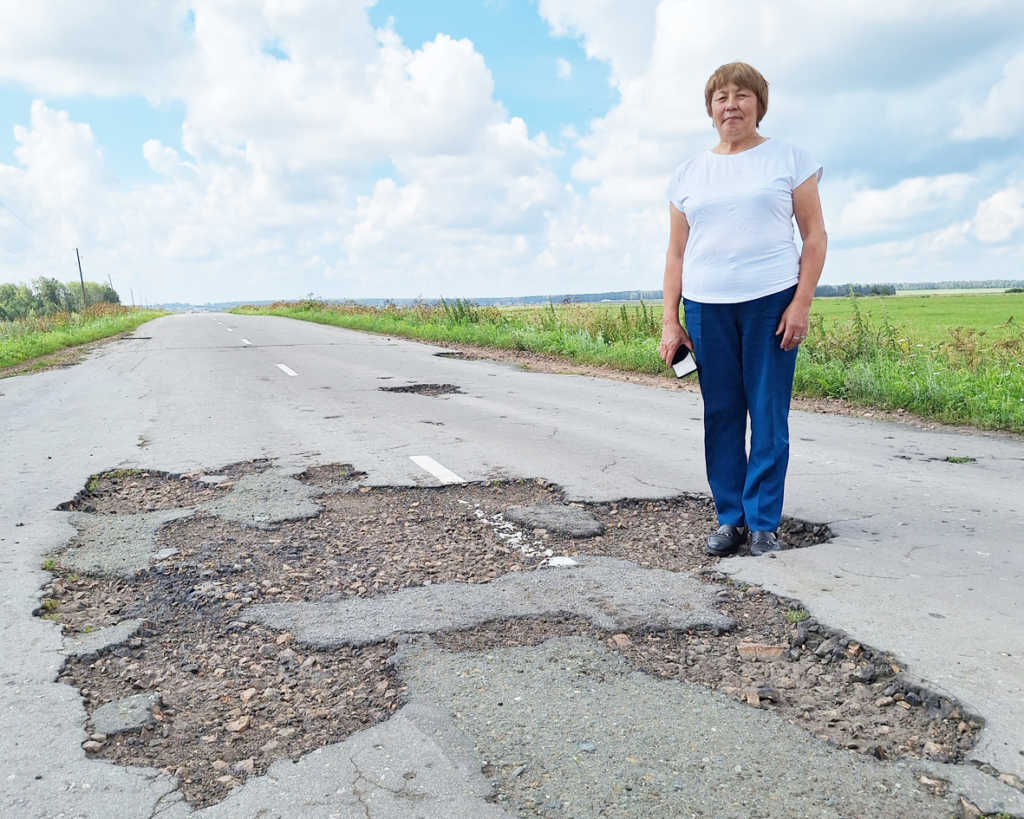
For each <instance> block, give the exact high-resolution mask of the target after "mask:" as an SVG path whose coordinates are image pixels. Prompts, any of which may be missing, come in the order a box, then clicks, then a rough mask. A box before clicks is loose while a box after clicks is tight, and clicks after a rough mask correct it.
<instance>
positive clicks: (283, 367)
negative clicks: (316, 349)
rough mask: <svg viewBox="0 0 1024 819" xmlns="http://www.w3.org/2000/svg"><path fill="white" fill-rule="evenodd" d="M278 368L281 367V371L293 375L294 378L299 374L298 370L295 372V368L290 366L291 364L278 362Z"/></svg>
mask: <svg viewBox="0 0 1024 819" xmlns="http://www.w3.org/2000/svg"><path fill="white" fill-rule="evenodd" d="M277 368H278V369H279V370H280V371H281V372H283V373H284V374H285V375H290V376H291V377H292V378H294V377H295V376H297V375H298V373H297V372H295V370H293V369H292V368H291V367H289V366H288V365H287V364H278V365H277Z"/></svg>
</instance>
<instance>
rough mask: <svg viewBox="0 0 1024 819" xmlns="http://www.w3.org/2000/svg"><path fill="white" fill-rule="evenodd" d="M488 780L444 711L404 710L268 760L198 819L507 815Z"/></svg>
mask: <svg viewBox="0 0 1024 819" xmlns="http://www.w3.org/2000/svg"><path fill="white" fill-rule="evenodd" d="M492 792H493V788H492V786H491V784H490V782H488V781H487V779H486V778H484V776H483V775H482V774H481V773H480V764H479V762H478V760H477V759H476V757H475V755H474V754H473V752H472V746H471V744H470V742H469V741H468V739H467V738H466V737H465V736H463V735H462V734H461V733H460V732H459V731H458V730H457V729H456V728H455V727H454V725H453V724H452V722H451V719H450V718H449V717H448V716H447V714H446V713H445V709H440V708H432V707H429V706H423V705H407V706H406V707H404V708H403V709H402V710H401V711H399V712H398V713H396V714H395V715H394V716H393V717H391V719H389V720H388V721H387V722H384V723H381V724H380V725H375V726H373V727H372V728H368V729H366V730H365V731H360V732H359V733H357V734H353V735H352V736H351V737H349V738H348V739H347V740H345V741H344V742H341V743H337V744H335V745H329V746H327V747H325V748H320V749H318V750H316V751H313V752H312V753H310V754H307V755H306V756H304V757H302V758H301V759H299V760H297V761H292V760H287V759H286V760H281V761H279V762H276V763H274V765H272V766H271V768H270V770H268V771H267V773H266V775H265V776H262V777H259V778H255V779H250V780H249V781H248V782H247V783H246V784H245V785H243V786H242V787H241V788H239V789H238V790H237V791H235V792H234V793H232V794H231V796H229V797H228V798H227V799H225V800H224V801H223V802H221V803H219V804H218V805H215V806H213V807H210V808H207V809H206V810H204V811H203V812H202V814H201V815H202V816H203V817H204V819H207V818H208V819H218V817H225V819H227V817H236V816H260V817H265V819H284V817H292V816H302V817H304V819H305V817H309V819H316V817H324V819H366V818H367V817H372V819H401V818H402V817H413V816H416V817H442V816H444V817H474V819H501V818H502V817H508V816H509V814H508V813H506V812H505V811H504V810H502V809H501V808H500V807H498V806H497V805H494V804H492V803H490V802H488V801H487V799H488V797H490V796H491V795H492Z"/></svg>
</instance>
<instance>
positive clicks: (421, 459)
mask: <svg viewBox="0 0 1024 819" xmlns="http://www.w3.org/2000/svg"><path fill="white" fill-rule="evenodd" d="M409 460H410V461H412V462H413V463H414V464H416V466H418V467H420V469H425V470H426V471H427V472H429V473H430V474H431V475H433V476H434V477H435V478H437V479H438V480H439V481H440V482H441V483H445V484H449V483H465V482H466V481H465V480H464V479H463V478H460V477H459V476H458V475H456V474H455V473H454V472H452V471H451V470H450V469H448V467H446V466H441V464H439V463H438V462H437V461H435V460H434V459H433V458H431V457H430V456H429V455H410V456H409Z"/></svg>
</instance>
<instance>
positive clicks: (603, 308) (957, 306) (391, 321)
mask: <svg viewBox="0 0 1024 819" xmlns="http://www.w3.org/2000/svg"><path fill="white" fill-rule="evenodd" d="M661 311H662V308H661V304H658V303H655V304H651V305H648V304H639V305H630V304H600V303H588V304H559V305H548V306H546V307H510V308H499V307H479V306H477V305H474V304H471V303H468V302H462V301H456V302H448V303H443V304H441V305H439V306H431V305H426V304H419V305H414V306H412V307H406V308H398V307H394V306H391V307H387V308H374V307H366V306H363V305H355V304H347V305H328V304H324V303H322V302H313V301H307V302H293V303H278V304H274V305H270V306H268V307H259V308H256V307H250V308H245V307H243V308H239V309H238V310H237V311H236V312H240V313H251V314H273V315H281V316H289V317H292V318H297V319H303V320H306V321H316V322H320V323H324V324H334V325H337V326H341V327H348V328H351V329H357V330H369V331H374V332H382V333H387V334H390V335H404V336H410V337H413V338H421V339H425V340H429V341H455V342H462V343H467V344H475V345H480V346H486V347H497V348H502V349H511V350H529V351H533V352H540V353H548V354H553V355H558V356H563V357H565V358H568V359H571V360H573V361H578V362H582V363H588V364H603V365H607V366H611V367H615V368H617V369H621V370H626V371H632V372H643V373H660V374H664V375H665V377H666V378H668V377H670V374H669V373H668V370H667V369H666V367H665V366H664V364H663V363H662V362H661V360H660V359H659V358H658V354H657V348H658V341H659V336H660V332H661ZM1020 319H1024V294H1008V293H1001V294H978V293H973V292H971V293H955V294H948V295H921V296H916V297H914V296H909V297H893V296H875V297H858V298H830V299H818V300H816V301H815V303H814V308H813V310H812V314H811V332H810V334H809V336H808V339H807V341H806V342H804V344H803V345H802V347H801V353H800V356H799V358H798V359H797V372H796V379H795V386H794V388H795V392H796V394H797V395H803V396H807V397H832V398H841V399H843V400H846V401H849V402H851V403H854V404H859V405H863V406H871V407H880V408H885V409H904V410H908V411H910V412H912V413H915V414H917V415H920V416H923V417H925V418H931V419H935V420H939V421H944V422H948V423H956V424H972V425H975V426H978V427H983V428H989V429H1002V430H1011V431H1015V432H1024V367H1022V365H1021V361H1022V359H1024V329H1022V323H1021V321H1020Z"/></svg>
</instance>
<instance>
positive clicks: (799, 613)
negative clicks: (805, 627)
mask: <svg viewBox="0 0 1024 819" xmlns="http://www.w3.org/2000/svg"><path fill="white" fill-rule="evenodd" d="M810 616H811V613H810V612H809V611H807V609H789V611H787V612H786V622H787V623H802V622H803V621H804V620H806V619H808V618H809V617H810Z"/></svg>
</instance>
